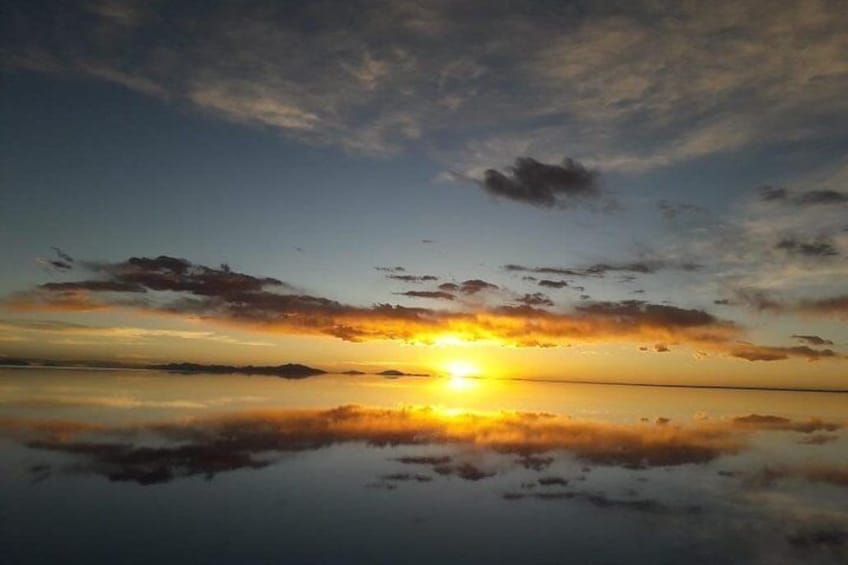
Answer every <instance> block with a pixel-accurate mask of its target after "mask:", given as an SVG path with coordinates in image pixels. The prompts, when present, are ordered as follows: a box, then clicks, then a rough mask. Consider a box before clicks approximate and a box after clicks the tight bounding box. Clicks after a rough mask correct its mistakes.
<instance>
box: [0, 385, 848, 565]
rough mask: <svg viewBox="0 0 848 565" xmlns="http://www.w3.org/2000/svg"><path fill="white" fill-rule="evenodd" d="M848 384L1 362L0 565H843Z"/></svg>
mask: <svg viewBox="0 0 848 565" xmlns="http://www.w3.org/2000/svg"><path fill="white" fill-rule="evenodd" d="M846 407H848V395H845V394H833V393H815V392H803V393H801V392H780V391H744V390H700V389H682V388H660V387H628V386H604V385H588V384H562V383H537V382H516V381H487V380H470V381H462V382H456V381H453V382H452V381H450V380H446V379H440V378H399V379H385V378H382V377H376V376H363V375H356V376H353V375H325V376H320V377H314V378H309V379H301V380H286V379H280V378H276V377H257V376H251V377H248V376H241V375H202V374H191V375H180V374H168V373H158V372H151V371H93V370H57V369H0V465H2V468H3V473H2V474H0V543H2V547H3V548H4V550H3V562H4V563H5V562H9V563H48V562H86V563H115V562H122V563H142V562H144V563H149V562H152V561H157V562H163V561H164V562H180V563H214V562H240V563H266V562H271V561H279V562H286V563H398V562H407V563H433V562H462V563H492V562H521V563H562V562H575V563H674V562H683V561H686V562H689V563H718V562H750V563H796V562H805V563H844V562H845V559H846V557H848V432H846V429H845V425H846V414H848V411H846Z"/></svg>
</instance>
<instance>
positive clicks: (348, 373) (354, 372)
mask: <svg viewBox="0 0 848 565" xmlns="http://www.w3.org/2000/svg"><path fill="white" fill-rule="evenodd" d="M367 374H368V373H366V372H365V371H357V370H356V369H350V370H349V371H342V375H367Z"/></svg>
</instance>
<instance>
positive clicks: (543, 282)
mask: <svg viewBox="0 0 848 565" xmlns="http://www.w3.org/2000/svg"><path fill="white" fill-rule="evenodd" d="M534 280H535V279H534ZM539 286H546V287H548V288H565V287H567V286H569V284H568V281H552V280H550V279H542V280H540V281H539Z"/></svg>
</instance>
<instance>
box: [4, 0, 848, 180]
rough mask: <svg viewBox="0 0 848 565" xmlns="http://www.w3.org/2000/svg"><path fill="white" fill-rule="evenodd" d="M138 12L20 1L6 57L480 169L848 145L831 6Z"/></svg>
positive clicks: (837, 17)
mask: <svg viewBox="0 0 848 565" xmlns="http://www.w3.org/2000/svg"><path fill="white" fill-rule="evenodd" d="M127 6H130V5H129V4H124V3H117V2H97V3H91V2H86V3H58V4H50V5H42V4H33V3H31V2H21V3H16V4H14V5H12V6H11V7H10V8H9V12H10V18H12V21H14V22H16V24H17V25H15V26H11V30H10V32H9V33H8V34H5V37H4V38H3V41H2V45H0V47H2V49H3V51H4V60H5V61H6V65H8V66H13V67H16V68H27V69H30V70H36V71H39V72H49V73H63V74H68V75H72V76H74V75H76V76H85V77H89V78H93V79H95V80H100V81H105V82H110V83H113V84H117V85H120V86H122V87H125V88H129V89H132V90H135V91H137V92H139V93H142V94H144V95H148V96H155V97H160V98H164V99H169V100H176V101H180V102H182V103H184V104H189V105H192V106H194V107H195V108H197V109H200V110H202V111H204V112H207V113H208V114H210V115H213V116H218V117H220V118H224V119H228V120H232V121H235V122H238V123H244V124H253V125H258V126H261V127H266V128H270V129H273V130H275V131H279V132H281V133H283V134H285V135H288V136H291V137H294V138H295V139H298V140H303V141H306V142H309V143H316V144H333V145H337V146H340V147H342V148H344V149H346V150H350V151H356V152H360V153H366V154H380V155H383V154H390V153H393V152H398V151H402V150H404V149H405V148H407V147H409V146H410V145H413V144H417V146H419V147H427V148H430V147H434V146H435V149H434V151H433V152H434V153H435V154H437V155H444V154H449V155H455V154H457V153H458V151H457V150H456V149H457V147H458V148H459V149H460V150H461V151H460V152H462V153H465V154H467V155H465V156H463V157H461V158H459V159H457V160H458V161H460V162H459V163H448V168H454V169H456V168H458V166H459V165H462V166H463V167H462V168H463V170H470V169H474V168H477V169H479V171H478V172H482V171H483V170H484V169H485V168H489V167H491V166H492V164H494V163H503V162H505V161H503V160H496V158H498V159H499V158H501V157H502V155H500V154H499V151H498V148H499V147H502V146H506V147H508V148H509V149H510V150H511V153H510V155H509V157H508V158H509V159H511V158H512V157H514V156H515V155H519V154H520V155H530V154H532V155H536V156H537V157H538V158H539V159H540V160H543V161H544V160H551V159H556V158H559V157H560V156H561V154H562V151H563V149H564V148H566V149H568V151H569V154H571V155H575V156H576V157H577V158H579V159H580V160H581V161H583V162H589V161H588V160H589V159H591V162H592V163H599V164H601V165H602V166H603V167H604V169H605V170H607V169H610V168H615V169H619V170H644V169H648V168H652V167H660V166H668V165H670V164H674V163H677V162H680V161H683V160H686V159H692V158H696V157H703V156H705V155H711V154H715V153H720V152H726V151H729V150H742V149H743V148H746V147H748V146H751V145H763V144H767V143H771V142H775V141H778V142H779V141H795V142H797V141H802V142H803V141H806V140H808V139H809V138H811V137H814V136H828V135H834V134H839V133H840V132H841V130H840V125H841V123H842V120H843V119H844V116H845V111H846V105H848V103H846V102H845V100H844V96H843V93H844V92H845V90H846V81H847V80H848V79H846V77H845V67H846V56H845V54H844V53H845V39H844V34H843V30H844V29H845V27H846V19H848V17H846V16H845V15H844V14H842V13H840V12H839V11H834V10H833V9H832V8H831V7H830V6H829V5H828V4H827V3H812V2H795V1H787V2H782V3H780V4H779V5H775V3H774V2H768V1H765V0H753V1H750V2H745V3H744V4H743V5H740V4H739V3H738V2H731V1H729V0H721V1H717V2H712V3H710V5H709V6H707V5H702V4H700V3H682V4H680V3H677V4H665V3H661V4H657V3H655V2H649V1H635V2H628V3H626V4H617V5H610V4H607V3H600V4H598V3H593V4H591V5H587V6H583V7H581V9H580V10H575V9H573V7H571V6H552V7H550V9H548V8H545V9H523V8H522V9H517V8H516V7H515V6H514V5H513V4H511V3H504V4H499V5H497V6H492V4H491V3H490V2H484V1H482V0H476V1H470V2H462V3H459V4H457V3H451V2H435V3H426V4H420V3H410V2H405V1H402V0H394V1H392V0H386V1H380V2H376V3H373V4H368V5H363V6H360V7H359V8H358V9H357V10H353V11H345V10H338V9H336V7H334V6H332V5H324V4H321V5H319V6H312V5H309V6H307V5H303V4H301V3H287V4H278V3H273V2H251V3H248V4H240V5H238V6H235V5H218V4H215V3H204V4H203V5H202V6H198V7H195V9H194V10H193V11H192V17H191V18H185V17H184V13H183V12H184V8H183V7H181V6H179V5H177V4H170V3H154V4H152V5H150V4H144V6H141V5H140V4H137V3H133V4H132V5H131V6H132V8H131V9H128V8H127ZM489 21H497V22H498V26H495V27H492V26H490V25H488V24H487V22H489ZM69 29H73V30H75V33H69V32H68V31H67V30H69ZM540 29H544V30H545V33H539V30H540ZM787 29H792V30H793V34H792V38H791V39H792V40H791V41H789V40H788V39H787V36H786V30H787ZM181 36H182V37H187V36H191V37H192V38H193V40H192V41H191V42H178V41H174V40H173V38H174V37H181ZM507 37H508V38H510V40H509V41H506V40H504V38H507ZM127 54H131V55H132V56H127ZM717 60H718V61H721V62H722V64H721V65H716V64H714V63H715V61H717ZM448 128H450V131H451V132H452V135H451V136H444V135H443V132H444V131H446V130H447V129H448ZM445 138H448V139H445ZM480 163H483V165H482V167H481V166H480ZM466 165H467V166H466Z"/></svg>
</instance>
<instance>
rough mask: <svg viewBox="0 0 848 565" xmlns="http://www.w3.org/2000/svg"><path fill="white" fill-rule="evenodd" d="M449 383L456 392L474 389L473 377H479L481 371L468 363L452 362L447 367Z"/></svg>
mask: <svg viewBox="0 0 848 565" xmlns="http://www.w3.org/2000/svg"><path fill="white" fill-rule="evenodd" d="M445 369H446V370H447V373H448V377H449V379H450V380H449V381H448V386H450V387H451V388H452V389H454V390H468V389H470V388H473V387H474V384H475V383H474V380H473V379H472V378H471V377H474V376H477V375H478V374H479V373H480V370H479V369H478V368H477V366H476V365H474V364H473V363H469V362H468V361H459V360H457V361H451V362H450V363H448V364H447V365H445Z"/></svg>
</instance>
